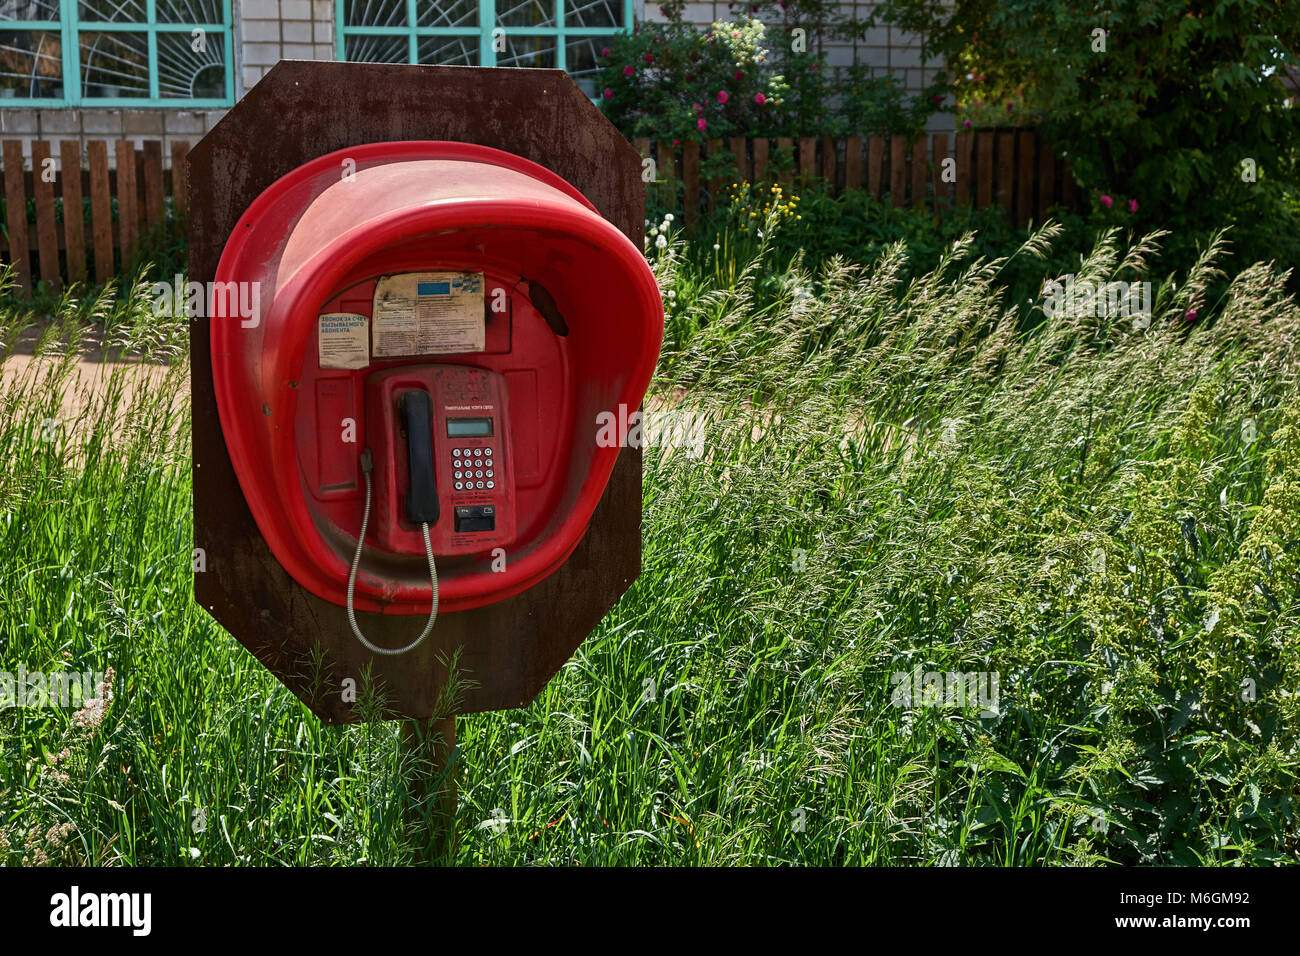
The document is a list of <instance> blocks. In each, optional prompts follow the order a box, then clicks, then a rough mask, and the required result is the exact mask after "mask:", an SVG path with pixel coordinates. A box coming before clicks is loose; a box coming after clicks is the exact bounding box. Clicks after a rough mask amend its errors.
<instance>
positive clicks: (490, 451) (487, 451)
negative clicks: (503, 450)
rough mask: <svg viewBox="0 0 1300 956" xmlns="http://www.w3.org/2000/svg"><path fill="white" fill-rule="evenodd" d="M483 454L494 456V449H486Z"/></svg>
mask: <svg viewBox="0 0 1300 956" xmlns="http://www.w3.org/2000/svg"><path fill="white" fill-rule="evenodd" d="M483 454H485V455H491V454H492V449H491V448H484V449H483Z"/></svg>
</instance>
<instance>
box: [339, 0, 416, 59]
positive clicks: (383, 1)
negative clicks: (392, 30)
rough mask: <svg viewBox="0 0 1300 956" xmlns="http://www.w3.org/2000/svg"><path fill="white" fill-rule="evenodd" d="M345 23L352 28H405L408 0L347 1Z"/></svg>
mask: <svg viewBox="0 0 1300 956" xmlns="http://www.w3.org/2000/svg"><path fill="white" fill-rule="evenodd" d="M343 22H344V23H345V24H346V25H347V26H350V27H404V26H406V25H407V23H406V0H347V2H346V3H345V4H344V6H343ZM348 59H352V58H351V57H348ZM384 62H393V61H391V60H386V61H384Z"/></svg>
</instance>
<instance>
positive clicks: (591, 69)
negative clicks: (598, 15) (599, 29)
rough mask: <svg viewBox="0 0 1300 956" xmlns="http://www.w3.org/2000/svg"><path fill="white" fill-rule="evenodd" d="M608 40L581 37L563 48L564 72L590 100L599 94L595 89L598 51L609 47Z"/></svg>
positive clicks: (598, 70)
mask: <svg viewBox="0 0 1300 956" xmlns="http://www.w3.org/2000/svg"><path fill="white" fill-rule="evenodd" d="M609 40H610V38H609V37H582V38H579V39H571V40H569V42H568V43H566V44H565V46H564V57H565V61H564V62H565V65H564V69H565V72H567V73H568V74H569V76H571V77H573V81H574V82H575V83H577V84H578V86H579V88H581V90H582V92H584V93H586V94H587V95H588V96H589V97H591V98H592V99H595V98H596V96H597V95H599V93H600V92H601V91H600V90H598V89H597V88H596V79H597V73H599V72H600V65H599V64H600V50H601V47H605V46H608V45H609Z"/></svg>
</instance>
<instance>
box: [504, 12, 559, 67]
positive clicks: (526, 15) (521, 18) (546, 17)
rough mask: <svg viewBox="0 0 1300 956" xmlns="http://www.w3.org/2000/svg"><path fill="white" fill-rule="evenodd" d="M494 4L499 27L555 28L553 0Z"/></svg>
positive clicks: (517, 64)
mask: <svg viewBox="0 0 1300 956" xmlns="http://www.w3.org/2000/svg"><path fill="white" fill-rule="evenodd" d="M496 3H497V24H498V25H499V26H503V27H553V26H555V0H496ZM499 62H500V60H499V58H498V63H499ZM512 65H513V66H522V65H523V64H520V63H515V64H512Z"/></svg>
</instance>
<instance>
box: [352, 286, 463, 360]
mask: <svg viewBox="0 0 1300 956" xmlns="http://www.w3.org/2000/svg"><path fill="white" fill-rule="evenodd" d="M373 326H374V354H375V357H376V358H388V357H391V356H397V355H430V354H436V353H448V352H482V351H483V349H484V341H485V339H484V322H483V273H481V272H407V273H404V274H402V275H395V276H384V277H383V278H382V279H380V280H379V282H377V283H376V284H375V306H374V319H373Z"/></svg>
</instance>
